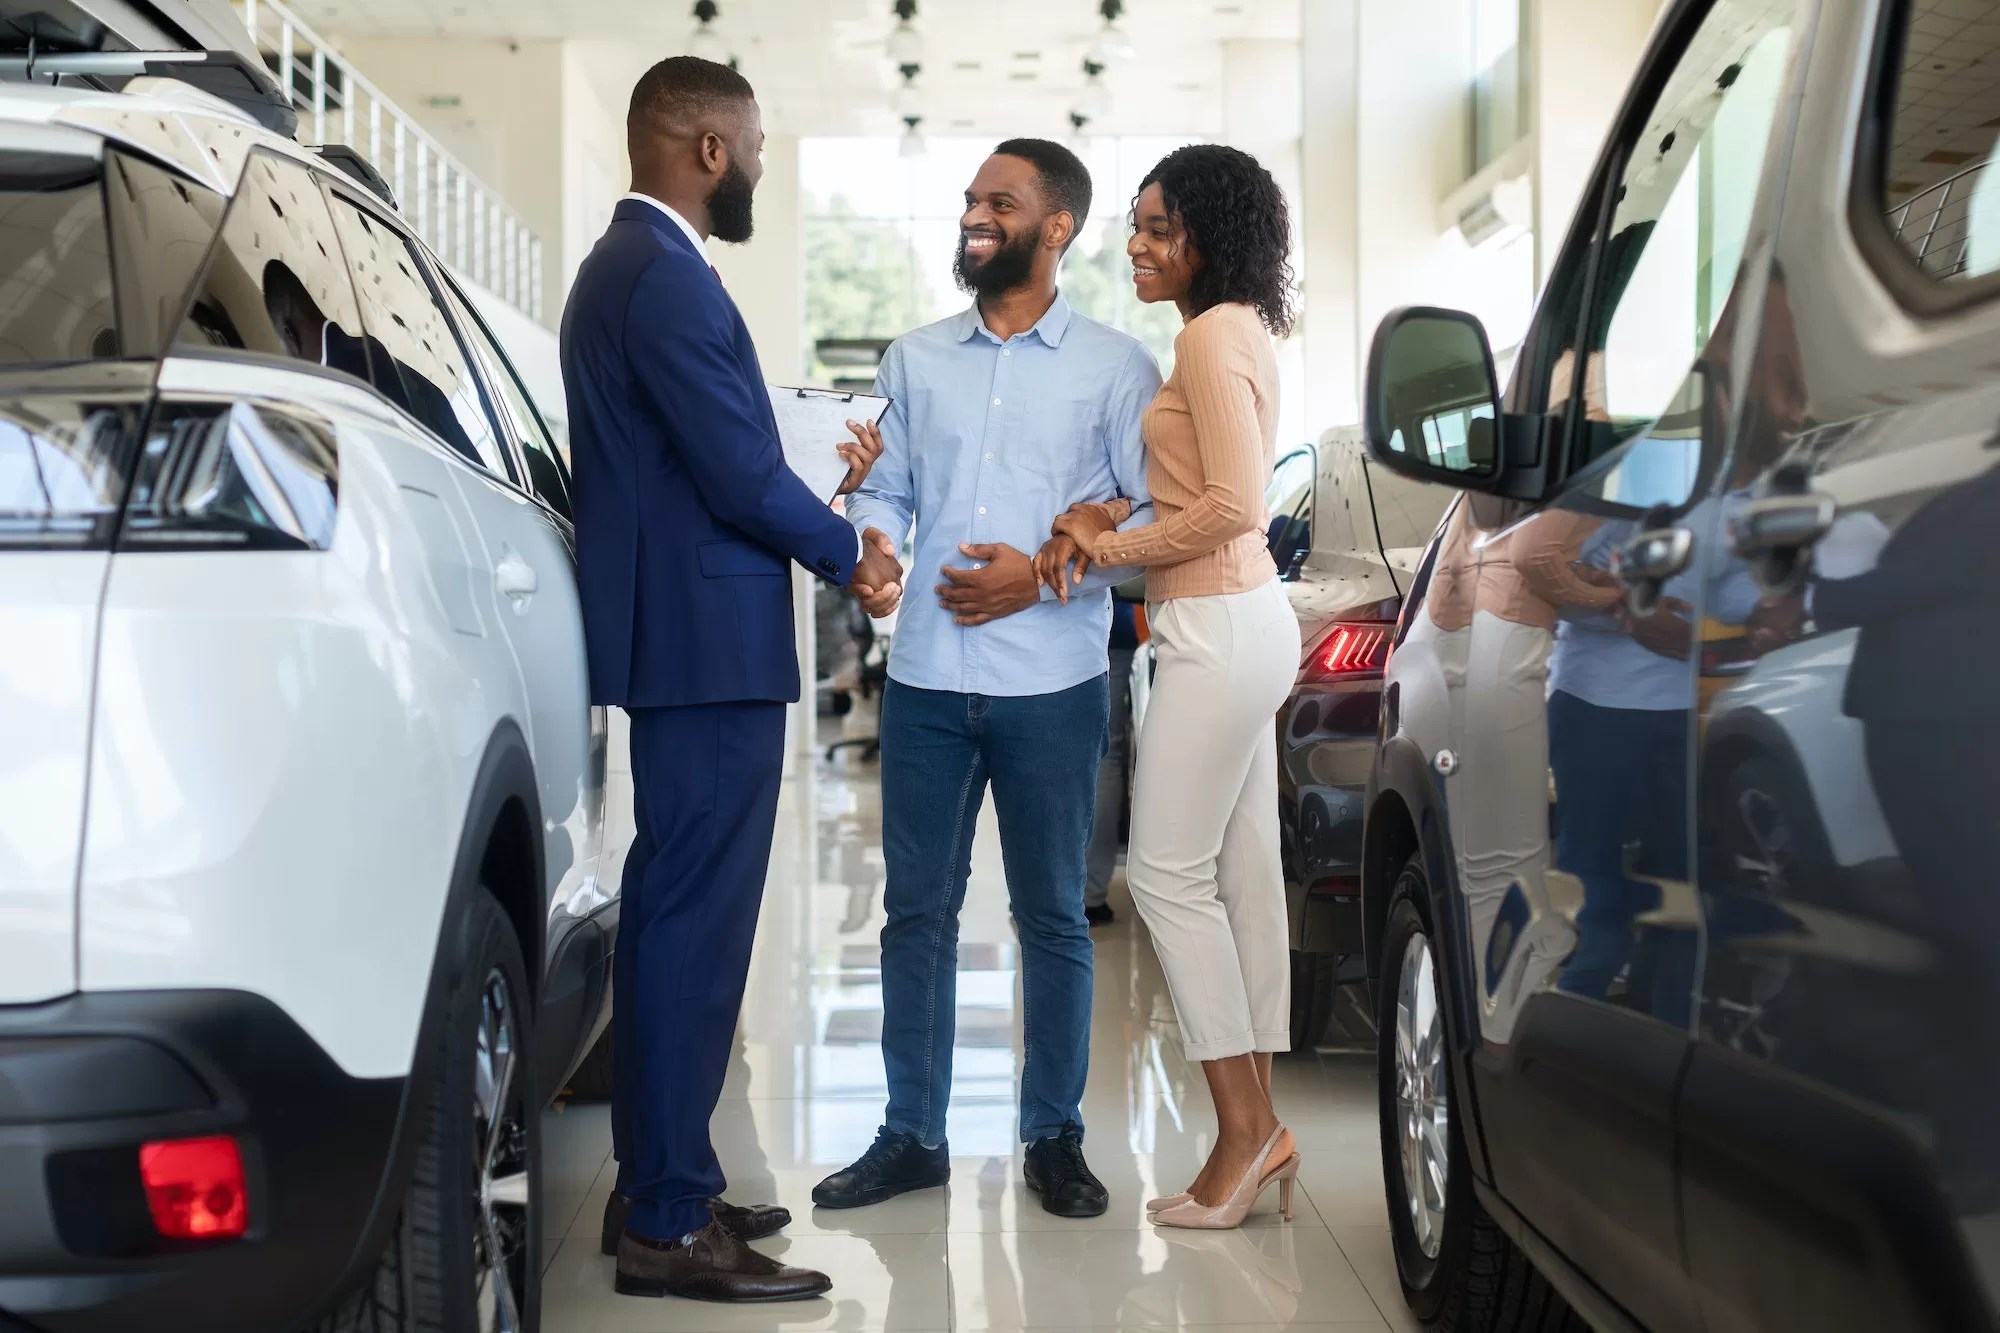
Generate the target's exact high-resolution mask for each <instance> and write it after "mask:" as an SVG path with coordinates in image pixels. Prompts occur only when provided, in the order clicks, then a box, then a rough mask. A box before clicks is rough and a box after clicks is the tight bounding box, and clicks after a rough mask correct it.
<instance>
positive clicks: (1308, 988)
mask: <svg viewBox="0 0 2000 1333" xmlns="http://www.w3.org/2000/svg"><path fill="white" fill-rule="evenodd" d="M1339 963H1340V959H1339V957H1338V956H1337V955H1335V954H1330V953H1302V952H1300V951H1299V950H1297V949H1294V950H1292V1054H1293V1055H1310V1054H1312V1052H1313V1049H1314V1048H1315V1047H1317V1046H1318V1045H1319V1044H1320V1042H1321V1041H1323V1040H1324V1039H1325V1037H1326V1030H1327V1028H1328V1026H1330V1025H1331V1024H1332V1022H1333V1002H1334V997H1335V995H1336V994H1337V993H1338V988H1337V986H1336V985H1335V978H1336V974H1337V973H1338V972H1339V966H1338V965H1339Z"/></svg>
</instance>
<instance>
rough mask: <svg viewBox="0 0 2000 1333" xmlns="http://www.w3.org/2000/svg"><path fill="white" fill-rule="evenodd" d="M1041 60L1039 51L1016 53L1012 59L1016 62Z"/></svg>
mask: <svg viewBox="0 0 2000 1333" xmlns="http://www.w3.org/2000/svg"><path fill="white" fill-rule="evenodd" d="M1041 58H1042V53H1041V52H1040V51H1016V52H1015V53H1014V59H1016V60H1040V59H1041Z"/></svg>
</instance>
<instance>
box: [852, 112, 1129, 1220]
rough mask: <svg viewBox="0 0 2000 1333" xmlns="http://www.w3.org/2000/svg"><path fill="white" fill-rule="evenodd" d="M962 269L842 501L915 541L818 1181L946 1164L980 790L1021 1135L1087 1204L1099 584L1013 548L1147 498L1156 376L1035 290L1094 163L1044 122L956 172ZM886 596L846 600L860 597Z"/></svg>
mask: <svg viewBox="0 0 2000 1333" xmlns="http://www.w3.org/2000/svg"><path fill="white" fill-rule="evenodd" d="M965 204H966V209H965V214H964V217H963V218H962V219H961V222H960V237H959V252H958V263H957V276H958V279H959V282H960V285H961V286H963V287H964V288H965V289H966V290H967V291H969V292H971V293H972V294H973V295H974V296H975V298H976V300H975V301H974V303H973V305H972V308H970V309H968V310H966V311H965V312H964V313H963V314H960V315H956V316H954V317H952V318H951V319H948V320H944V321H942V322H940V323H937V324H933V325H930V326H929V327H928V328H923V329H918V330H917V331H915V332H914V333H911V334H908V335H906V336H905V337H903V338H901V339H899V340H898V341H897V342H896V344H895V345H894V346H893V347H891V348H890V349H889V351H888V354H887V356H885V357H884V359H883V362H882V370H881V374H880V376H879V378H878V380H877V386H876V391H877V392H878V393H881V394H885V395H887V396H889V397H891V398H893V399H894V400H895V402H894V405H893V406H892V407H891V408H890V409H889V411H888V412H887V413H886V414H885V415H884V417H883V420H882V423H881V428H882V444H883V450H882V457H881V458H880V460H879V461H877V463H876V464H875V467H874V470H873V471H872V472H871V473H870V475H869V478H868V481H867V483H866V484H865V485H864V486H863V487H862V488H861V489H860V490H859V491H857V492H856V493H855V494H854V495H853V496H852V497H851V498H850V499H849V501H848V504H847V512H848V516H849V517H850V518H851V519H852V520H853V522H854V525H855V527H856V528H857V529H859V530H861V531H862V532H863V533H864V535H867V536H870V537H872V534H873V533H874V532H880V533H882V534H885V535H886V536H887V537H888V539H889V540H890V541H891V542H892V543H894V544H896V545H897V546H899V547H900V545H901V543H902V542H903V540H904V538H905V537H906V536H907V535H908V534H909V532H910V530H911V528H912V526H914V528H915V531H916V558H915V561H914V563H913V564H912V565H911V568H910V571H909V574H908V575H907V577H906V585H907V587H908V588H909V592H908V593H907V594H906V595H905V598H904V602H905V605H904V606H903V608H902V612H901V615H900V616H899V618H898V620H897V624H896V636H895V641H894V644H893V646H892V648H891V652H890V657H889V685H888V689H887V691H886V693H885V694H884V697H883V701H882V725H881V733H882V835H883V836H882V843H883V854H884V856H885V858H886V860H887V865H888V883H887V886H886V888H885V889H884V891H883V906H884V909H885V911H886V912H887V915H888V922H887V924H886V925H884V926H883V928H882V1010H883V1020H882V1057H883V1063H884V1065H885V1067H886V1071H887V1075H888V1087H889V1104H888V1109H887V1113H886V1115H885V1118H884V1125H883V1128H882V1131H881V1133H880V1134H879V1135H878V1137H877V1139H876V1141H875V1144H874V1146H873V1147H871V1148H869V1149H868V1151H867V1153H866V1154H865V1155H864V1156H863V1157H862V1158H861V1160H860V1161H858V1162H856V1163H855V1164H854V1165H853V1166H852V1167H849V1168H848V1169H846V1170H844V1171H840V1172H836V1173H835V1174H834V1175H832V1176H830V1177H828V1178H827V1179H826V1180H825V1181H824V1182H822V1183H821V1185H820V1186H819V1188H818V1189H816V1190H815V1191H814V1192H813V1201H814V1202H815V1203H817V1204H819V1205H821V1206H822V1207H833V1208H841V1207H858V1206H861V1205H863V1204H870V1203H878V1202H881V1201H882V1200H884V1199H888V1198H893V1197H894V1196H896V1195H898V1194H902V1193H905V1192H907V1191H910V1190H915V1189H925V1188H930V1187H934V1186H938V1185H942V1184H944V1183H945V1180H946V1179H947V1178H948V1177H949V1175H950V1170H951V1167H950V1150H949V1149H948V1148H947V1146H946V1144H945V1110H946V1104H947V1102H948V1101H949V1098H950V1090H951V1055H952V1040H953V1018H954V1015H955V1013H956V992H955V988H954V987H955V981H956V978H957V957H958V913H959V909H960V908H961V907H962V905H963V904H964V901H965V891H966V877H967V874H968V872H969V870H970V857H971V852H972V837H973V829H974V826H975V825H976V823H977V820H978V815H979V808H980V805H981V804H982V803H983V801H984V799H985V793H986V788H987V787H988V786H989V785H990V786H991V787H992V790H993V803H994V808H995V812H996V813H997V814H998V816H999V820H1000V838H1001V843H1002V850H1003V852H1004V855H1005V860H1006V865H1007V891H1008V898H1009V901H1010V903H1011V905H1012V907H1013V913H1014V919H1015V922H1016V923H1017V925H1018V927H1019V930H1020V936H1021V971H1022V986H1023V989H1024V992H1025V996H1026V1011H1027V1012H1029V1013H1032V1014H1033V1015H1034V1024H1033V1027H1032V1030H1031V1031H1029V1032H1028V1033H1027V1038H1026V1045H1027V1052H1026V1058H1025V1067H1024V1070H1023V1074H1022V1079H1021V1119H1020V1134H1021V1141H1022V1142H1023V1143H1025V1144H1027V1145H1028V1151H1027V1162H1026V1172H1027V1178H1028V1183H1029V1184H1030V1185H1031V1186H1032V1187H1034V1188H1035V1189H1036V1190H1037V1192H1038V1193H1039V1194H1040V1195H1041V1199H1042V1206H1043V1207H1044V1208H1045V1209H1047V1210H1048V1211H1050V1212H1052V1213H1058V1214H1061V1215H1064V1216H1070V1217H1094V1216H1097V1215H1098V1214H1101V1213H1102V1212H1104V1210H1105V1208H1106V1206H1107V1203H1108V1195H1107V1194H1106V1192H1105V1189H1104V1186H1103V1184H1102V1183H1101V1182H1099V1181H1098V1179H1097V1178H1096V1176H1094V1175H1093V1174H1092V1173H1091V1171H1090V1168H1089V1167H1088V1165H1086V1163H1085V1162H1084V1158H1083V1111H1082V1101H1083V1088H1084V1082H1085V1079H1086V1077H1087V1075H1088V1072H1089V1063H1090V1006H1091V970H1092V954H1091V945H1090V930H1089V926H1088V924H1087V923H1086V921H1085V918H1084V910H1083V895H1084V880H1085V849H1086V847H1087V845H1088V843H1089V841H1090V832H1091V820H1092V814H1093V810H1094V807H1095V803H1096V786H1097V767H1098V761H1099V760H1100V759H1101V758H1102V756H1103V754H1104V748H1105V743H1106V737H1107V726H1108V721H1109V719H1108V712H1109V703H1108V699H1107V687H1106V680H1105V668H1106V661H1107V647H1108V643H1109V639H1110V630H1111V600H1110V593H1109V591H1108V589H1109V587H1110V585H1111V583H1112V582H1114V581H1116V580H1117V578H1118V577H1120V576H1119V574H1118V573H1117V572H1116V571H1100V570H1092V571H1091V572H1090V574H1089V575H1088V576H1086V580H1085V582H1084V583H1083V584H1082V585H1081V586H1080V587H1078V588H1076V589H1075V590H1073V591H1072V592H1071V593H1070V595H1069V598H1068V601H1067V604H1065V603H1064V602H1062V601H1059V600H1057V599H1056V596H1055V594H1054V593H1053V592H1050V591H1048V590H1047V589H1044V588H1042V587H1041V586H1040V585H1039V584H1038V583H1037V581H1036V578H1035V574H1034V569H1033V564H1032V557H1033V555H1034V553H1035V552H1036V551H1037V550H1039V549H1040V548H1041V546H1042V543H1043V542H1044V541H1046V540H1047V538H1048V536H1049V529H1050V524H1051V523H1053V522H1054V520H1055V518H1056V516H1057V515H1059V514H1061V513H1063V512H1064V511H1065V510H1067V509H1068V508H1069V507H1070V505H1071V504H1073V503H1075V502H1077V501H1079V500H1109V499H1112V498H1114V497H1117V496H1124V497H1127V498H1129V499H1130V500H1131V501H1132V503H1133V510H1134V512H1133V516H1132V518H1131V519H1130V520H1129V521H1130V522H1133V523H1143V522H1146V521H1148V520H1149V519H1150V518H1151V517H1152V515H1151V512H1150V510H1151V502H1150V500H1149V499H1148V496H1147V491H1146V477H1145V450H1144V447H1143V446H1142V444H1141V442H1140V437H1139V418H1140V414H1141V413H1142V412H1143V411H1144V410H1145V407H1146V405H1147V404H1148V403H1150V402H1151V401H1152V399H1153V395H1154V394H1155V393H1156V392H1157V391H1158V389H1159V387H1160V372H1159V367H1158V366H1156V365H1155V364H1154V362H1153V358H1152V356H1151V355H1150V354H1149V353H1148V352H1147V351H1146V349H1145V347H1144V346H1142V345H1141V344H1140V343H1139V342H1138V341H1137V340H1136V339H1133V338H1130V337H1128V336H1126V335H1125V334H1122V333H1119V332H1116V331H1115V330H1113V329H1110V328H1107V327H1106V326H1104V325H1102V324H1099V323H1097V322H1096V321H1095V320H1091V319H1088V318H1086V317H1084V316H1083V315H1080V314H1078V313H1076V312H1075V311H1074V310H1072V309H1071V308H1070V305H1069V303H1068V302H1067V301H1065V300H1064V299H1063V297H1062V295H1061V293H1060V292H1059V291H1058V290H1057V288H1056V271H1057V268H1058V266H1059V265H1060V263H1061V260H1062V255H1063V252H1064V250H1066V249H1067V248H1068V246H1069V243H1070V241H1071V240H1073V239H1074V238H1075V235H1076V231H1077V228H1078V226H1079V225H1080V224H1081V223H1082V221H1083V220H1084V219H1085V218H1087V217H1088V216H1089V212H1090V176H1089V173H1088V172H1087V171H1086V170H1085V169H1084V166H1083V164H1082V163H1081V162H1079V161H1078V160H1077V158H1076V156H1075V154H1073V153H1071V152H1070V151H1069V150H1068V149H1065V148H1063V147H1061V146H1060V145H1057V144H1053V143H1048V142H1045V141H1042V140H1012V141H1009V142H1008V143H1004V144H1001V145H1000V146H999V147H998V148H997V149H995V150H994V153H993V156H991V157H989V158H988V159H987V160H986V162H985V164H984V165H983V166H982V167H981V168H980V170H979V174H978V176H977V177H976V178H975V179H974V180H973V182H972V186H971V188H970V189H968V190H967V191H966V196H965ZM892 600H893V598H888V599H885V598H880V597H877V598H874V599H872V600H871V599H870V598H869V597H867V596H864V597H863V601H864V604H865V605H869V606H870V610H871V611H875V612H878V613H879V612H881V611H882V610H884V609H885V608H886V606H887V604H888V603H889V602H890V601H892Z"/></svg>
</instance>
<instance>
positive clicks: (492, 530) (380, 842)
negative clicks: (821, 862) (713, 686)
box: [0, 79, 618, 1333]
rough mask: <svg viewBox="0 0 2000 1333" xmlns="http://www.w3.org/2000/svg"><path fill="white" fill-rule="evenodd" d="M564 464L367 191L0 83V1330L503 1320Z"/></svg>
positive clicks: (584, 1031)
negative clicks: (20, 1327)
mask: <svg viewBox="0 0 2000 1333" xmlns="http://www.w3.org/2000/svg"><path fill="white" fill-rule="evenodd" d="M567 512H568V486H567V473H566V470H565V467H564V463H563V460H562V456H561V454H560V452H559V451H558V450H557V448H556V447H555V445H554V444H553V443H552V442H551V439H550V437H549V435H548V433H547V432H546V430H545V429H544V427H543V424H542V422H541V420H540V418H539V417H538V416H537V415H536V412H535V409H534V407H533V404H532V403H531V401H530V400H529V398H528V395H527V394H526V393H525V391H524V390H523V389H522V387H521V384H520V381H519V379H518V378H517V377H516V376H515V374H514V372H513V370H512V368H511V367H510V366H509V365H508V363H507V361H506V358H505V357H504V356H503V355H502V354H501V352H500V350H499V348H498V347H497V346H496V345H495V343H494V341H493V339H492V338H491V337H490V335H489V334H488V332H487V331H486V329H485V328H484V327H483V326H482V325H481V323H480V321H479V320H478V318H477V317H476V316H475V315H474V314H473V313H472V311H471V308H470V306H469V305H468V303H467V302H466V300H465V299H464V298H463V296H462V294H461V293H459V292H458V291H457V290H456V289H455V288H454V286H453V284H452V282H451V280H450V278H449V277H448V275H446V274H445V273H444V272H443V270H442V269H441V268H440V266H439V265H438V264H437V263H436V262H435V261H434V260H433V259H432V257H431V256H429V255H428V254H427V253H426V252H425V251H424V249H423V247H422V246H421V245H420V244H419V243H417V242H416V241H415V240H413V239H412V238H411V236H410V234H409V232H408V231H407V230H406V229H405V228H404V226H403V225H402V224H401V222H400V221H399V220H398V218H397V216H396V213H395V211H394V209H393V208H392V207H389V206H386V205H385V203H384V202H383V201H382V200H380V199H378V198H376V197H375V196H374V195H373V194H371V193H370V191H369V190H368V189H367V188H365V187H364V186H363V185H362V184H361V183H360V182H359V181H358V180H357V179H355V178H354V177H351V176H349V175H347V174H344V173H342V172H341V171H339V170H336V169H334V168H333V167H332V166H331V165H330V164H329V162H328V161H327V160H326V159H324V158H322V157H319V156H317V155H315V154H313V153H309V152H307V151H306V150H304V149H302V148H301V147H300V146H299V145H297V144H296V143H293V142H292V141H290V140H289V139H285V138H282V137H280V136H278V135H275V134H272V133H269V132H267V131H265V130H263V129H260V128H258V127H257V125H256V124H255V123H254V122H253V121H251V120H250V119H248V118H247V117H245V116H244V115H242V114H241V113H239V112H237V111H235V110H233V109H232V108H231V107H230V106H229V105H227V104H225V103H223V102H220V101H216V100H213V99H211V98H209V97H207V96H206V95H205V94H201V93H198V92H195V91H193V90H191V89H188V88H186V87H184V86H182V85H178V84H172V83H167V82H163V81H159V80H149V79H137V80H134V81H133V82H132V84H131V85H129V86H128V88H127V89H126V91H124V92H123V93H120V94H111V93H104V92H81V91H77V90H74V89H50V88H46V87H41V88H35V87H26V86H21V85H12V86H7V87H4V88H0V737H4V742H0V1200H4V1203H0V1328H10V1329H11V1328H13V1327H15V1326H16V1325H15V1324H14V1323H11V1322H10V1317H11V1319H12V1320H14V1321H25V1322H26V1324H27V1325H28V1326H29V1327H31V1328H34V1329H45V1330H48V1333H59V1331H63V1330H86V1329H133V1328H161V1329H167V1328H173V1329H183V1328H214V1329H236V1328H244V1329H258V1330H266V1329H283V1328H290V1327H296V1326H301V1325H310V1326H315V1327H324V1328H340V1329H363V1328H365V1329H369V1330H388V1329H398V1330H400V1329H431V1328H450V1329H459V1328H466V1327H472V1326H475V1325H476V1326H477V1327H480V1328H489V1329H522V1328H533V1327H534V1326H535V1324H536V1322H537V1315H536V1306H537V1304H538V1295H539V1293H538V1290H537V1286H538V1281H539V1266H540V1265H539V1255H538V1251H539V1248H540V1237H539V1227H540V1219H539V1210H538V1194H539V1186H538V1162H537V1156H538V1141H537V1136H538V1124H539V1118H540V1117H539V1113H540V1110H541V1107H542V1104H543V1102H544V1101H545V1100H546V1097H547V1095H548V1094H550V1093H551V1092H553V1091H554V1090H556V1089H558V1088H560V1087H561V1086H562V1079H563V1078H564V1077H565V1076H566V1075H567V1073H568V1072H569V1070H570V1069H571V1068H573V1067H574V1065H575V1062H576V1061H577V1059H578V1058H580V1056H581V1054H582V1052H583V1051H584V1050H585V1049H587V1048H588V1046H589V1045H590V1043H591V1042H592V1041H593V1040H594V1039H595V1037H596V1036H597V1034H598V1032H599V1031H600V1030H601V1029H602V1027H603V1025H604V1023H605V1021H606V1019H607V1015H608V1003H609V1001H608V993H609V989H610V988H609V985H608V980H609V966H608V964H609V960H610V956H611V951H612V948H613V946H614V943H615V936H616V932H617V924H618V921H617V911H618V900H617V890H616V886H615V885H614V884H609V883H601V882H600V876H599V867H600V866H601V865H605V864H608V863H609V862H610V860H615V856H614V857H612V858H607V856H606V849H605V847H604V845H603V844H604V828H605V825H604V819H603V814H604V800H603V795H604V785H605V784H604V778H605V771H606V753H605V751H606V743H607V729H606V726H605V717H604V713H603V710H601V709H593V708H591V707H590V706H589V701H588V696H587V693H586V685H585V672H584V652H583V634H582V626H581V621H580V619H579V615H578V609H577V596H576V588H575V581H574V572H573V558H572V543H571V529H570V524H569V521H568V518H567Z"/></svg>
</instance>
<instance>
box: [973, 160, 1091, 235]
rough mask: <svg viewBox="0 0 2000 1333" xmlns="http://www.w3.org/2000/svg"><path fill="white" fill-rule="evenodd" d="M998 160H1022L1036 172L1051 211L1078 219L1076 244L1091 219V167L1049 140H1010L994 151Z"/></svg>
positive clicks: (1039, 185) (1044, 200) (1044, 199)
mask: <svg viewBox="0 0 2000 1333" xmlns="http://www.w3.org/2000/svg"><path fill="white" fill-rule="evenodd" d="M993 155H994V156H995V157H1018V158H1020V159H1021V160H1022V161H1023V162H1026V163H1027V164H1028V165H1029V166H1032V167H1033V168H1034V169H1035V184H1036V185H1037V186H1038V187H1040V189H1041V192H1042V201H1043V202H1044V203H1046V204H1047V205H1048V206H1049V210H1050V211H1051V212H1057V213H1067V214H1069V215H1070V216H1071V217H1073V218H1075V219H1076V230H1075V231H1074V232H1072V233H1071V235H1070V239H1071V240H1072V241H1073V240H1075V239H1076V237H1077V236H1078V235H1080V234H1081V233H1082V231H1083V224H1084V223H1086V222H1088V221H1089V220H1090V168H1089V167H1086V166H1084V165H1083V159H1082V158H1080V157H1078V156H1077V155H1076V154H1075V153H1072V152H1070V150H1069V149H1067V148H1065V147H1063V146H1062V145H1061V144H1059V143H1056V142H1054V141H1052V140H1049V139H1009V140H1007V142H1005V143H1003V144H1001V145H1000V146H999V147H998V148H995V149H994V150H993Z"/></svg>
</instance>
